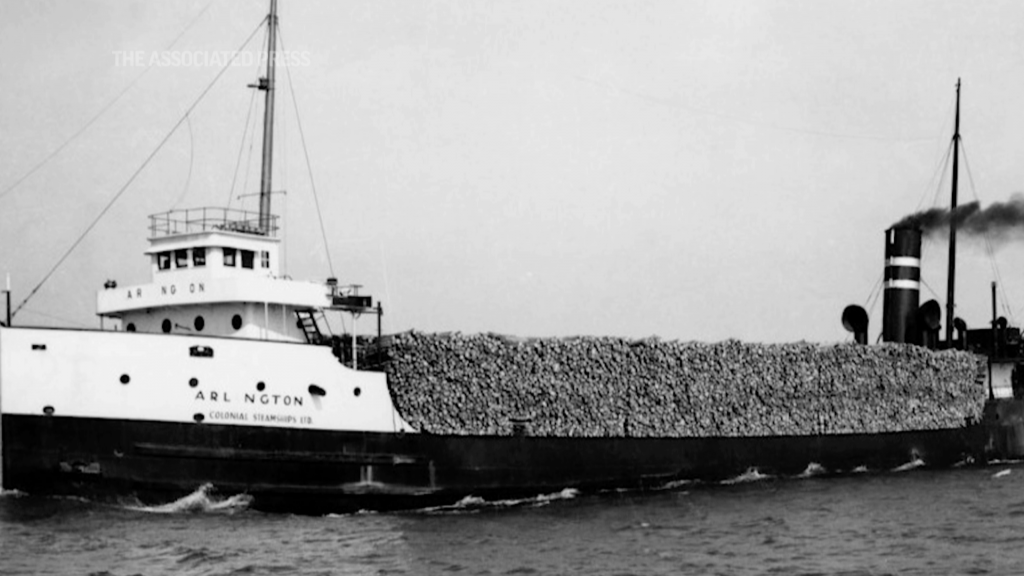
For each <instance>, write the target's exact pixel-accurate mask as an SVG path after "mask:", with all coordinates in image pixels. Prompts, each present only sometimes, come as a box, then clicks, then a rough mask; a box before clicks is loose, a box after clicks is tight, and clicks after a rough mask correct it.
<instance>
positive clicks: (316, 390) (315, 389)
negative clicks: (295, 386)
mask: <svg viewBox="0 0 1024 576" xmlns="http://www.w3.org/2000/svg"><path fill="white" fill-rule="evenodd" d="M309 393H310V394H311V395H313V396H326V395H327V391H326V390H324V389H323V388H321V387H319V386H317V385H316V384H310V385H309Z"/></svg>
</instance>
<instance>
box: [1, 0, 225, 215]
mask: <svg viewBox="0 0 1024 576" xmlns="http://www.w3.org/2000/svg"><path fill="white" fill-rule="evenodd" d="M214 2H216V0H210V2H209V3H207V4H206V7H205V8H203V9H202V10H201V11H200V12H199V14H196V16H195V17H194V18H192V20H191V21H190V22H189V23H188V24H187V25H186V26H185V28H184V29H183V30H182V31H181V32H180V33H179V34H178V35H177V36H175V37H174V40H172V41H171V43H170V44H168V45H167V47H166V48H164V51H165V52H166V51H168V50H170V49H171V48H173V47H174V45H175V44H177V43H178V40H181V37H182V36H184V35H185V33H186V32H188V31H189V30H191V29H192V26H193V25H195V23H196V22H198V21H199V18H201V17H202V15H203V14H206V11H207V10H209V9H210V7H211V6H213V3H214ZM152 69H153V67H152V66H151V65H147V66H146V67H145V68H143V70H142V72H139V74H138V76H136V77H135V78H134V79H133V80H132V81H131V82H129V83H128V85H127V86H125V87H124V88H123V89H122V90H121V91H120V92H118V93H117V95H116V96H114V98H113V100H111V101H110V102H107V104H106V105H105V106H103V107H102V108H100V111H99V112H97V113H96V114H95V115H94V116H93V117H92V118H90V119H89V121H87V122H86V123H85V124H84V125H83V126H82V127H81V128H79V129H78V131H76V132H75V133H74V134H72V135H71V136H70V137H69V138H68V139H67V140H65V141H64V143H63V144H61V145H60V146H58V147H57V148H56V149H54V151H53V152H50V153H49V154H48V155H47V156H46V157H45V158H43V159H42V160H41V161H40V162H39V163H37V164H36V165H35V166H33V167H32V168H30V169H29V170H28V172H25V173H24V174H22V176H21V177H20V178H18V179H17V180H15V181H14V183H13V184H11V185H10V186H8V187H7V188H4V190H3V191H2V192H0V199H2V198H3V197H4V196H7V195H8V194H9V193H11V192H12V191H14V189H15V188H17V187H18V186H19V185H20V184H21V183H22V182H24V181H25V180H28V178H29V177H30V176H32V175H33V174H35V173H36V172H37V171H38V170H39V169H40V168H42V167H43V166H45V165H46V164H48V163H49V162H50V160H53V159H54V158H55V157H57V155H58V154H60V153H61V152H62V151H63V150H64V149H65V148H67V147H68V145H69V144H71V143H72V142H73V141H75V140H76V139H77V138H78V137H79V136H81V135H82V134H83V133H84V132H85V131H86V130H88V129H89V127H90V126H92V125H93V124H94V123H95V122H96V121H97V120H99V119H100V117H101V116H103V114H105V113H106V112H107V110H110V109H111V108H112V107H113V106H114V104H117V103H118V102H119V101H120V100H121V98H122V97H124V95H125V94H127V93H128V91H129V90H131V89H132V87H133V86H135V85H136V84H138V83H139V80H142V77H143V76H145V75H146V73H147V72H149V71H150V70H152Z"/></svg>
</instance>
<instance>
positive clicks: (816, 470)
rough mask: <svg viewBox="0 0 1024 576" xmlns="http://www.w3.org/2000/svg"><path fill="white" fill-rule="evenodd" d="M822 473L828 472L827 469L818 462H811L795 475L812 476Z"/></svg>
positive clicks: (798, 476) (801, 476) (800, 476)
mask: <svg viewBox="0 0 1024 576" xmlns="http://www.w3.org/2000/svg"><path fill="white" fill-rule="evenodd" d="M822 474H828V470H827V469H826V468H825V467H824V466H822V465H821V464H818V463H817V462H811V463H810V464H808V465H807V468H804V471H803V472H801V473H799V474H797V475H796V477H797V478H812V477H814V476H821V475H822Z"/></svg>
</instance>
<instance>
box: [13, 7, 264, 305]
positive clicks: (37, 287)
mask: <svg viewBox="0 0 1024 576" xmlns="http://www.w3.org/2000/svg"><path fill="white" fill-rule="evenodd" d="M266 20H267V19H266V18H264V19H263V20H261V21H260V24H259V26H258V27H257V28H256V29H255V30H253V31H252V34H249V37H248V38H246V39H245V42H243V43H242V45H241V46H239V47H238V49H237V50H235V52H234V55H233V56H232V57H231V59H230V60H228V62H227V64H225V65H224V67H223V68H221V69H220V72H218V73H217V75H216V76H215V77H214V78H213V80H212V81H211V82H210V84H209V85H207V86H206V88H204V89H203V91H202V93H200V94H199V97H198V98H196V99H195V101H194V102H192V105H191V106H189V107H188V109H187V110H185V114H184V115H182V117H181V119H179V120H178V122H177V123H175V124H174V126H173V127H172V128H171V130H170V131H169V132H168V133H167V135H166V136H164V138H163V140H161V141H160V143H159V144H157V146H156V149H155V150H153V152H152V153H150V155H149V156H147V157H146V159H145V160H144V161H143V162H142V165H141V166H139V168H138V169H137V170H136V171H135V173H133V174H132V175H131V177H130V178H128V181H127V182H125V183H124V186H121V189H120V190H118V191H117V194H114V197H113V198H111V199H110V201H109V202H107V205H106V206H104V207H103V210H101V211H100V213H99V215H98V216H96V218H95V219H93V221H92V223H91V224H89V227H88V228H86V229H85V232H82V234H81V235H80V236H79V237H78V239H77V240H75V242H74V243H73V244H72V245H71V247H70V248H68V250H67V252H65V253H64V255H63V256H61V257H60V260H58V261H57V263H56V264H55V265H54V266H53V268H50V271H49V272H47V273H46V276H44V277H43V279H42V280H40V281H39V284H36V286H35V288H33V289H32V290H31V291H30V292H29V293H28V296H26V297H25V299H24V300H22V301H21V304H18V307H17V308H15V309H14V312H12V313H11V317H12V318H13V317H14V316H15V315H17V314H18V311H19V310H21V309H22V308H23V307H24V306H25V304H27V303H28V301H29V300H30V299H31V298H32V297H33V296H35V294H36V292H38V291H39V289H40V288H42V287H43V284H45V283H46V281H47V280H49V279H50V276H52V275H53V273H54V272H56V271H57V269H58V268H60V265H61V264H63V263H64V261H65V260H67V258H68V256H70V255H71V253H72V252H74V251H75V248H77V247H78V245H79V244H81V242H82V240H84V239H85V237H86V236H88V235H89V232H92V229H93V228H95V227H96V224H98V223H99V221H100V220H101V219H102V218H103V217H104V216H105V215H106V214H107V212H108V211H110V208H111V207H113V206H114V203H115V202H117V200H118V199H119V198H120V197H121V195H122V194H124V193H125V191H126V190H128V187H129V186H131V184H132V182H134V181H135V179H136V178H137V177H138V176H139V174H141V173H142V171H143V170H144V169H145V168H146V166H147V165H148V164H149V162H150V161H151V160H152V159H153V158H154V157H155V156H156V155H157V152H159V151H160V149H161V148H163V147H164V144H166V143H167V141H168V140H170V139H171V136H173V135H174V133H175V132H176V131H177V130H178V128H179V127H181V125H182V124H183V123H184V122H185V120H186V119H187V118H188V115H189V114H190V113H191V112H192V110H194V109H195V107H196V106H198V105H199V103H200V102H201V101H202V100H203V98H204V97H205V96H206V94H207V93H208V92H209V91H210V89H211V88H213V85H214V84H216V83H217V81H218V80H220V77H221V76H223V75H224V73H225V72H227V71H228V69H229V68H230V67H231V63H232V62H234V61H235V58H236V57H237V56H238V54H240V53H241V52H242V50H244V49H245V47H246V45H248V44H249V41H250V40H252V38H253V36H255V35H256V33H257V32H259V29H260V27H262V26H263V22H265V21H266Z"/></svg>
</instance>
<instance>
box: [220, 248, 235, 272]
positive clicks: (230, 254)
mask: <svg viewBox="0 0 1024 576" xmlns="http://www.w3.org/2000/svg"><path fill="white" fill-rule="evenodd" d="M223 250H224V265H225V266H230V267H232V268H234V267H235V252H236V250H235V249H234V248H223Z"/></svg>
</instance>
